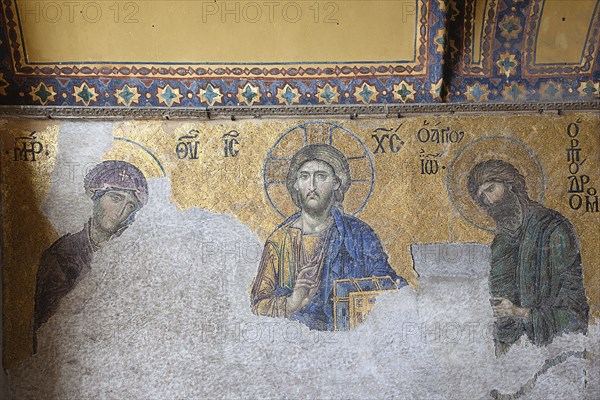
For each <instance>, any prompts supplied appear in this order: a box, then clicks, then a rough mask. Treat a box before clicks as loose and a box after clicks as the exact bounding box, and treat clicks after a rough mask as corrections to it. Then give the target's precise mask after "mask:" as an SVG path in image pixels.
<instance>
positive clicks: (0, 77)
mask: <svg viewBox="0 0 600 400" xmlns="http://www.w3.org/2000/svg"><path fill="white" fill-rule="evenodd" d="M7 87H8V82H6V80H5V79H4V74H3V73H1V72H0V96H6V88H7Z"/></svg>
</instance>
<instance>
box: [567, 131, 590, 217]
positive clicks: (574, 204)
mask: <svg viewBox="0 0 600 400" xmlns="http://www.w3.org/2000/svg"><path fill="white" fill-rule="evenodd" d="M580 123H581V120H580V119H577V121H575V122H571V123H570V124H569V125H567V136H568V137H569V142H568V143H569V147H567V149H566V151H567V163H568V167H567V169H568V171H569V176H568V177H567V181H568V185H567V194H569V195H570V196H569V207H571V209H572V210H582V211H583V212H598V191H597V190H596V188H595V187H594V186H593V185H592V180H591V178H590V176H589V175H587V174H585V173H583V172H584V171H582V166H583V164H584V163H585V162H586V160H587V159H586V158H584V157H583V147H582V144H581V141H580V140H579V138H578V136H579V133H580V127H579V124H580Z"/></svg>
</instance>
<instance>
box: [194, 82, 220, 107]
mask: <svg viewBox="0 0 600 400" xmlns="http://www.w3.org/2000/svg"><path fill="white" fill-rule="evenodd" d="M198 97H199V98H200V101H202V102H206V103H208V105H209V106H210V107H212V106H214V105H215V104H216V103H221V102H222V101H223V94H222V93H221V89H219V88H218V87H214V86H213V85H212V84H211V83H209V84H208V85H206V89H203V88H200V89H199V91H198Z"/></svg>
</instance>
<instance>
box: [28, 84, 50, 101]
mask: <svg viewBox="0 0 600 400" xmlns="http://www.w3.org/2000/svg"><path fill="white" fill-rule="evenodd" d="M29 94H30V95H31V98H32V99H33V101H39V102H40V104H41V105H43V106H45V105H46V104H47V103H48V102H54V101H56V97H55V96H56V92H55V91H54V88H53V87H52V86H46V84H45V83H44V82H40V83H39V84H38V85H37V86H31V90H30V91H29Z"/></svg>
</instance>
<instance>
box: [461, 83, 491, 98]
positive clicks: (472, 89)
mask: <svg viewBox="0 0 600 400" xmlns="http://www.w3.org/2000/svg"><path fill="white" fill-rule="evenodd" d="M489 94H490V90H489V88H488V86H487V85H482V84H481V83H479V82H475V83H474V84H473V85H467V92H466V95H467V100H469V101H475V102H481V101H486V100H487V99H488V97H489Z"/></svg>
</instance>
